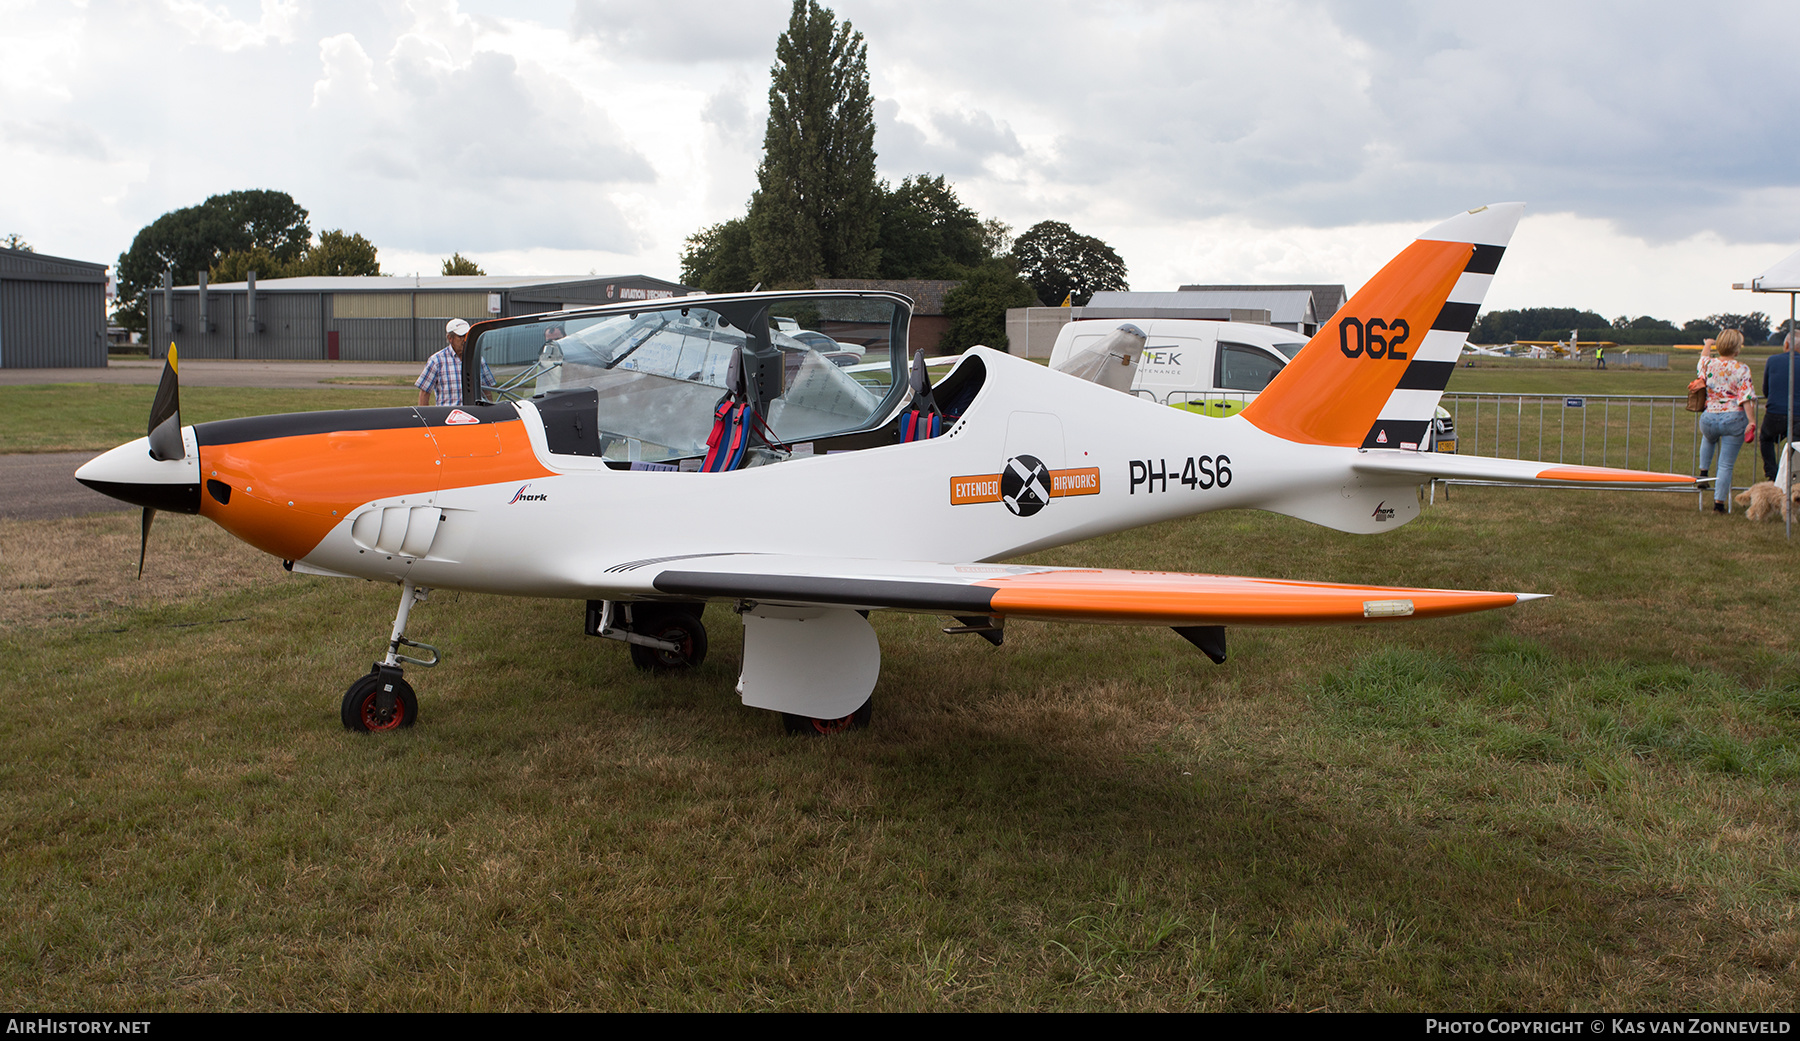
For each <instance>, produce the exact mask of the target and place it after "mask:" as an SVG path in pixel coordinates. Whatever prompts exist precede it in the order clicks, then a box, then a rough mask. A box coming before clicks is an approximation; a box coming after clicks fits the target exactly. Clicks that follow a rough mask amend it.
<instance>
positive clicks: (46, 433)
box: [0, 383, 418, 455]
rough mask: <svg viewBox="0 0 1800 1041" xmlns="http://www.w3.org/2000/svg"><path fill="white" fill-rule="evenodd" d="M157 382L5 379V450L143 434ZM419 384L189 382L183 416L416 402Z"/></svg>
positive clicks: (81, 447)
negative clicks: (329, 385)
mask: <svg viewBox="0 0 1800 1041" xmlns="http://www.w3.org/2000/svg"><path fill="white" fill-rule="evenodd" d="M155 397H156V388H155V387H151V386H120V385H114V384H101V383H43V384H29V385H24V386H13V387H0V414H4V415H5V416H6V417H7V422H6V424H5V425H4V426H3V427H0V455H5V454H9V453H17V452H83V451H86V452H100V451H104V450H106V449H108V448H112V447H113V446H114V445H118V444H122V443H124V442H126V441H130V440H131V439H132V438H137V437H143V436H144V425H145V421H146V420H147V419H148V418H149V416H150V404H151V402H152V401H153V400H154V399H155ZM417 400H418V392H417V391H412V390H399V389H393V390H390V389H387V388H374V387H370V388H350V387H346V388H344V389H341V390H339V389H327V388H316V389H315V388H310V387H306V388H290V389H279V390H278V389H271V388H264V387H182V388H181V420H182V422H183V423H206V422H210V421H212V420H215V419H237V418H239V417H242V416H262V415H268V414H270V413H274V412H311V411H317V410H323V409H337V408H378V407H383V406H391V405H410V404H413V403H414V402H415V401H417Z"/></svg>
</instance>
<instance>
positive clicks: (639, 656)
mask: <svg viewBox="0 0 1800 1041" xmlns="http://www.w3.org/2000/svg"><path fill="white" fill-rule="evenodd" d="M637 631H638V632H640V633H642V634H644V635H645V636H654V637H655V638H657V639H658V640H667V641H669V642H670V643H672V644H674V645H675V646H676V647H678V648H680V649H679V650H674V651H665V650H663V649H662V648H660V647H645V646H643V645H642V644H636V643H634V644H632V645H631V664H633V665H636V666H637V667H638V668H640V669H643V670H644V671H646V672H673V671H675V670H677V669H692V668H694V667H696V666H698V665H699V664H700V663H701V662H703V661H705V660H706V626H704V625H701V624H700V619H698V618H696V617H694V616H693V615H691V614H688V613H687V612H686V611H674V612H670V613H669V614H664V615H658V616H655V617H653V618H651V619H650V620H649V622H648V623H647V624H644V623H640V624H639V626H638V628H637Z"/></svg>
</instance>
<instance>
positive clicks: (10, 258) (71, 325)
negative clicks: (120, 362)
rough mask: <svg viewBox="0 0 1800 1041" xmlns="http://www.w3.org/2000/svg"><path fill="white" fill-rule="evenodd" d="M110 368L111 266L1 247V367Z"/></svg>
mask: <svg viewBox="0 0 1800 1041" xmlns="http://www.w3.org/2000/svg"><path fill="white" fill-rule="evenodd" d="M105 367H106V265H105V264H91V263H88V262H87V261H83V260H69V259H67V258H65V257H51V256H45V255H44V254H42V253H30V252H26V251H24V250H17V249H0V368H7V369H62V368H105Z"/></svg>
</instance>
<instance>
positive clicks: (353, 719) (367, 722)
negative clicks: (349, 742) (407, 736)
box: [342, 662, 419, 734]
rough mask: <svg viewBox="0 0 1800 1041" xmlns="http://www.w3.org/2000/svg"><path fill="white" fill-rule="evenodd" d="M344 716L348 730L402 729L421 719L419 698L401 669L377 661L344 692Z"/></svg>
mask: <svg viewBox="0 0 1800 1041" xmlns="http://www.w3.org/2000/svg"><path fill="white" fill-rule="evenodd" d="M342 716H343V720H344V729H345V730H354V731H356V732H358V733H363V734H373V733H380V732H381V731H384V730H401V729H404V728H406V727H409V726H412V725H413V723H415V722H417V721H418V718H419V698H418V695H416V694H414V693H413V689H412V684H410V683H408V682H406V680H405V679H404V678H402V677H401V675H400V670H399V669H397V668H394V667H392V666H387V665H383V664H381V663H380V662H376V663H375V666H374V667H373V668H371V669H370V670H369V674H368V675H367V676H364V677H362V678H361V679H359V680H357V681H356V682H355V683H352V684H350V689H349V690H347V691H345V692H344V706H343V710H342Z"/></svg>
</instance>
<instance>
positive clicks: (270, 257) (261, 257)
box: [206, 246, 288, 284]
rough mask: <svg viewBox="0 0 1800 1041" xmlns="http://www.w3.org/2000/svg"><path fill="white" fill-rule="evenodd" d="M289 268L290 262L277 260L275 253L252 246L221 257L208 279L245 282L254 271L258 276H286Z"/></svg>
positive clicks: (215, 282) (210, 280)
mask: <svg viewBox="0 0 1800 1041" xmlns="http://www.w3.org/2000/svg"><path fill="white" fill-rule="evenodd" d="M287 269H288V264H287V263H286V262H284V261H280V260H276V259H275V255H274V254H273V253H270V252H269V251H268V250H266V249H264V248H263V247H261V246H252V247H250V248H249V249H239V250H233V251H232V252H230V253H227V254H225V255H224V256H222V257H220V258H219V262H218V263H216V264H214V265H213V266H212V270H211V272H210V273H208V274H207V276H206V279H207V281H208V282H211V283H214V284H217V283H221V282H243V281H245V280H247V279H248V278H249V277H250V272H252V271H254V272H256V277H258V278H286V277H288V270H287Z"/></svg>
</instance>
